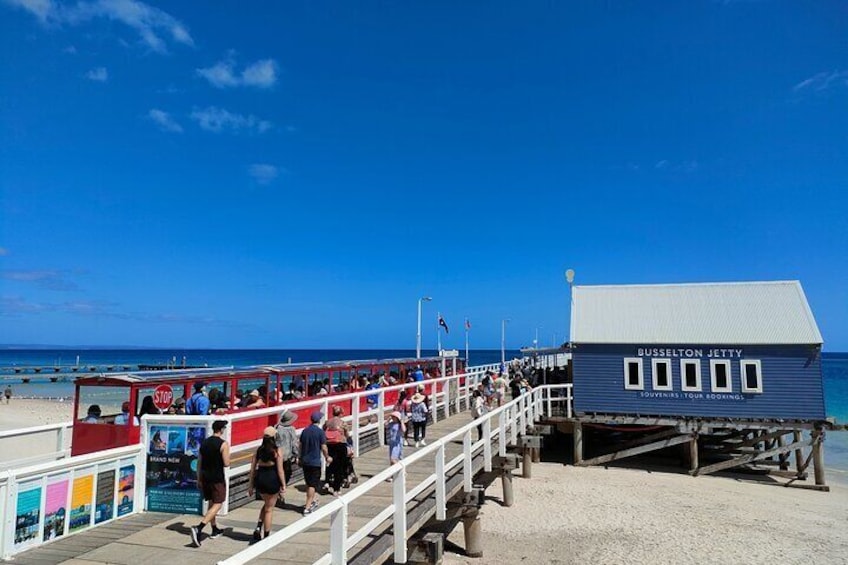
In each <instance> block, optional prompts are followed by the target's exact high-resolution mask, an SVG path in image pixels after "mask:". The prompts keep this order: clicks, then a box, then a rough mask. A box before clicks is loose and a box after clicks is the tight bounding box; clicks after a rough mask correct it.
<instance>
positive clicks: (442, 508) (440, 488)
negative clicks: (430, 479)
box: [436, 443, 447, 521]
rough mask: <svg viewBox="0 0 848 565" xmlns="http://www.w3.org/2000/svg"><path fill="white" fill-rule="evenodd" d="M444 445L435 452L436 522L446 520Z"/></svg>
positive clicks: (441, 444) (440, 445)
mask: <svg viewBox="0 0 848 565" xmlns="http://www.w3.org/2000/svg"><path fill="white" fill-rule="evenodd" d="M445 480H446V479H445V444H444V443H440V444H439V450H438V451H437V452H436V520H442V521H444V520H446V519H447V500H446V494H445V490H446V489H445Z"/></svg>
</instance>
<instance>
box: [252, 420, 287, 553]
mask: <svg viewBox="0 0 848 565" xmlns="http://www.w3.org/2000/svg"><path fill="white" fill-rule="evenodd" d="M276 436H277V428H275V427H274V426H268V427H267V428H265V432H264V433H263V434H262V445H260V446H259V448H258V449H257V450H256V453H254V454H253V460H252V461H251V462H250V484H249V486H248V487H247V494H248V496H250V497H253V492H254V490H256V491H257V492H259V496H261V497H262V502H263V504H262V508H260V509H259V521H258V522H256V529H255V530H253V541H259V540H261V539H262V537H263V532H264V537H266V538H267V537H268V536H269V535H271V522H272V520H273V517H274V505H275V504H276V502H277V497H284V496H285V495H286V477H285V475H284V474H283V456H282V453H281V452H280V450H279V449H278V448H277V442H276V440H275V438H276Z"/></svg>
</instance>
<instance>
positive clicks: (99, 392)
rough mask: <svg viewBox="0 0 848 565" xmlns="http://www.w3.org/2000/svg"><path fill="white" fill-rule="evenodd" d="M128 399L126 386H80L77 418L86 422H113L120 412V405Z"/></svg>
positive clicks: (128, 391) (128, 394) (128, 392)
mask: <svg viewBox="0 0 848 565" xmlns="http://www.w3.org/2000/svg"><path fill="white" fill-rule="evenodd" d="M129 399H130V390H129V388H128V387H118V386H81V387H79V396H78V398H77V401H78V402H79V413H78V414H77V418H78V419H79V420H80V421H82V422H85V423H88V424H104V423H113V422H114V421H115V418H116V417H117V416H118V415H119V414H120V413H121V406H122V405H123V403H124V402H126V401H128V400H129Z"/></svg>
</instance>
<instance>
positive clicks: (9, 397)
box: [3, 385, 12, 404]
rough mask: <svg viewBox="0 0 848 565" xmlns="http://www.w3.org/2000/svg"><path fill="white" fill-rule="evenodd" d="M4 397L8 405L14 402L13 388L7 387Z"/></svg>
mask: <svg viewBox="0 0 848 565" xmlns="http://www.w3.org/2000/svg"><path fill="white" fill-rule="evenodd" d="M3 396H4V397H5V398H6V404H9V401H10V400H12V386H11V385H6V390H4V391H3Z"/></svg>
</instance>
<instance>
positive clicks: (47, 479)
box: [0, 445, 144, 559]
mask: <svg viewBox="0 0 848 565" xmlns="http://www.w3.org/2000/svg"><path fill="white" fill-rule="evenodd" d="M142 453H143V450H142V446H141V445H131V446H127V447H120V448H117V449H108V450H104V451H98V452H96V453H89V454H86V455H79V456H76V457H69V458H67V459H61V460H59V461H51V462H47V463H41V464H38V465H31V466H29V467H21V468H16V469H11V470H8V471H5V472H2V473H0V516H2V529H0V555H2V557H3V558H4V559H7V558H9V557H11V556H12V555H14V554H16V553H20V552H21V551H24V550H26V549H30V548H33V547H37V546H39V545H42V544H43V543H46V542H48V541H52V540H53V539H55V538H59V537H62V536H65V535H71V534H75V533H78V532H81V531H85V530H86V529H88V528H90V527H92V526H95V525H99V524H102V523H108V522H110V521H112V520H114V519H116V518H118V517H121V516H124V515H128V514H133V513H137V512H140V511H141V509H142V504H141V503H140V502H139V495H138V493H139V492H141V490H142V488H143V487H142V485H143V475H142V474H141V473H140V472H139V471H140V469H141V465H142V463H143V459H144V458H143V457H142ZM103 481H106V482H103ZM107 495H108V496H107ZM54 505H55V508H52V506H54ZM58 508H62V509H64V510H67V511H66V512H65V513H64V514H63V515H62V516H61V517H60V516H59V515H58V514H57V513H56V510H58ZM51 511H52V512H51ZM51 513H52V516H51ZM48 527H49V530H48Z"/></svg>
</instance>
